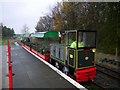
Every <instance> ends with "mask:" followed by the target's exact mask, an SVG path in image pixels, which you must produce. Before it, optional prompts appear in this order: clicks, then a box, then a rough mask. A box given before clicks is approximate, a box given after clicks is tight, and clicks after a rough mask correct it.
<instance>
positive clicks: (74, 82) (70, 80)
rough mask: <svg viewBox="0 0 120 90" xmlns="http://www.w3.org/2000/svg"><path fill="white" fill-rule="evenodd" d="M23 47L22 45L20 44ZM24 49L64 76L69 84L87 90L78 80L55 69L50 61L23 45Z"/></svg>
mask: <svg viewBox="0 0 120 90" xmlns="http://www.w3.org/2000/svg"><path fill="white" fill-rule="evenodd" d="M22 47H23V46H22ZM23 48H24V49H25V50H27V51H28V52H29V53H31V54H32V55H34V56H35V57H37V58H38V59H39V60H41V61H42V62H43V63H45V64H46V65H48V66H49V67H50V68H52V69H53V70H54V71H56V72H57V73H58V74H59V75H61V76H62V77H63V78H65V79H66V80H67V81H69V82H70V83H71V84H73V85H74V86H75V87H77V88H78V89H80V90H87V89H86V88H85V87H83V86H82V85H80V84H79V83H78V82H76V81H75V80H73V79H72V78H70V77H68V76H67V75H66V74H64V73H63V72H61V71H60V70H59V69H57V68H56V67H54V66H52V65H51V64H50V63H48V62H46V61H45V60H43V59H42V58H40V57H39V56H37V55H36V54H34V53H33V52H31V51H29V50H28V49H26V48H25V47H23Z"/></svg>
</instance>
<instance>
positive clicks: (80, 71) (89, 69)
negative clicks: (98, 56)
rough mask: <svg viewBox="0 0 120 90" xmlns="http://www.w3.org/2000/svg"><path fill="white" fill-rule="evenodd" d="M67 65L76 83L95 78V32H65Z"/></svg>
mask: <svg viewBox="0 0 120 90" xmlns="http://www.w3.org/2000/svg"><path fill="white" fill-rule="evenodd" d="M66 46H67V52H68V54H67V56H68V57H67V58H68V59H67V60H68V61H67V63H68V66H69V67H70V69H71V68H73V69H74V70H73V71H74V73H75V78H76V81H78V82H84V81H89V80H93V79H94V78H95V77H96V67H95V64H94V61H95V48H96V32H95V31H91V30H73V31H66Z"/></svg>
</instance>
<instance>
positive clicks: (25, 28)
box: [22, 24, 29, 34]
mask: <svg viewBox="0 0 120 90" xmlns="http://www.w3.org/2000/svg"><path fill="white" fill-rule="evenodd" d="M22 33H23V34H26V33H29V27H28V26H27V25H26V24H25V25H23V28H22Z"/></svg>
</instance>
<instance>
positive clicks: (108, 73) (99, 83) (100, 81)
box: [82, 65, 120, 90]
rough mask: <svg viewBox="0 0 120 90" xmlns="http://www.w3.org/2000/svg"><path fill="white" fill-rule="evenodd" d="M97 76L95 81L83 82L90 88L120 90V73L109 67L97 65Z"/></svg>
mask: <svg viewBox="0 0 120 90" xmlns="http://www.w3.org/2000/svg"><path fill="white" fill-rule="evenodd" d="M96 67H97V77H96V78H95V80H94V81H93V82H87V83H82V85H83V86H84V87H86V88H87V89H88V90H106V89H108V90H109V89H112V90H113V89H115V90H116V89H117V90H120V86H119V83H120V77H119V76H120V73H119V72H116V71H114V70H111V69H109V68H106V67H103V66H100V65H96Z"/></svg>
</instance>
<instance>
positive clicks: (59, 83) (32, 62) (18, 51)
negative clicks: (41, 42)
mask: <svg viewBox="0 0 120 90" xmlns="http://www.w3.org/2000/svg"><path fill="white" fill-rule="evenodd" d="M11 51H12V55H11V57H12V61H13V63H12V65H13V73H14V74H15V75H14V76H13V88H71V89H73V88H74V90H78V89H77V88H76V87H75V86H74V85H72V84H71V83H70V82H68V81H67V80H66V79H64V78H63V77H61V76H60V75H59V74H58V73H56V72H55V71H54V70H52V69H51V68H50V67H48V66H47V65H46V64H44V63H43V62H41V61H40V60H39V59H37V58H36V57H34V56H33V55H31V54H30V53H29V52H27V51H26V50H25V49H23V48H22V47H21V46H12V47H11ZM4 88H5V87H4ZM79 89H80V88H79ZM82 90H83V88H82Z"/></svg>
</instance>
